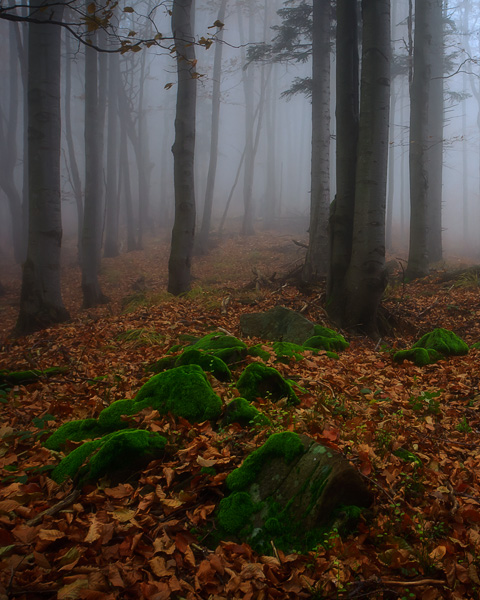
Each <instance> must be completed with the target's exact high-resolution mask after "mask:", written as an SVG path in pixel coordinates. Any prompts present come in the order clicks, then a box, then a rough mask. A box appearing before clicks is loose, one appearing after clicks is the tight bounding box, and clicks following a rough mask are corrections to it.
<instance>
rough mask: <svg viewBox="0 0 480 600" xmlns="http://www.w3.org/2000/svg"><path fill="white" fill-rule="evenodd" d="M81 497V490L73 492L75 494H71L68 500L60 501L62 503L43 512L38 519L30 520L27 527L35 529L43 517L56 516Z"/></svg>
mask: <svg viewBox="0 0 480 600" xmlns="http://www.w3.org/2000/svg"><path fill="white" fill-rule="evenodd" d="M79 496H80V490H73V492H71V493H70V494H69V495H68V496H67V497H66V498H64V499H63V500H60V502H57V503H56V504H54V505H53V506H51V507H50V508H47V509H46V510H43V511H42V512H41V513H38V515H37V516H36V517H33V519H30V520H29V521H27V525H28V526H29V527H33V526H35V525H38V524H39V523H40V521H41V520H42V519H43V517H45V516H46V515H49V516H53V515H56V514H57V513H58V512H60V511H61V510H63V509H64V508H66V507H67V506H70V504H72V502H75V500H76V499H77V498H78V497H79Z"/></svg>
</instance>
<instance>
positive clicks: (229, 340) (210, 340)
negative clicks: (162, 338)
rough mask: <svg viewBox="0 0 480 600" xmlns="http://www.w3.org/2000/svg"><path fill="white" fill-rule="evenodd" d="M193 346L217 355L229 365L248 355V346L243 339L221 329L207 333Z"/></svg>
mask: <svg viewBox="0 0 480 600" xmlns="http://www.w3.org/2000/svg"><path fill="white" fill-rule="evenodd" d="M191 348H193V349H194V350H202V351H203V352H206V353H208V354H211V355H213V356H216V357H217V358H220V359H221V360H223V361H224V362H225V363H226V364H227V365H230V364H232V363H235V362H239V361H240V360H243V359H244V358H245V356H246V355H247V346H246V344H244V342H242V340H239V339H238V338H236V337H234V336H233V335H227V334H225V333H223V332H221V331H219V332H214V333H209V334H208V335H205V336H204V337H202V338H201V339H199V340H198V342H196V343H195V344H193V346H191Z"/></svg>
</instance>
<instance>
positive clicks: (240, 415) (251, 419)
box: [222, 398, 270, 427]
mask: <svg viewBox="0 0 480 600" xmlns="http://www.w3.org/2000/svg"><path fill="white" fill-rule="evenodd" d="M269 422H270V421H269V419H268V417H266V416H265V415H264V414H262V413H261V412H260V411H259V410H257V409H256V408H255V407H254V406H252V405H251V404H250V402H249V401H248V400H246V399H245V398H235V399H234V400H232V401H231V402H229V403H228V404H227V406H226V408H225V414H224V415H223V419H222V426H223V427H225V426H226V425H230V424H231V423H238V424H239V425H241V426H242V427H248V426H251V425H268V424H269Z"/></svg>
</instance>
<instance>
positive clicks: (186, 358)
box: [175, 348, 232, 381]
mask: <svg viewBox="0 0 480 600" xmlns="http://www.w3.org/2000/svg"><path fill="white" fill-rule="evenodd" d="M183 365H198V366H199V367H201V368H202V369H203V370H204V371H208V372H209V373H212V375H213V376H214V377H216V378H217V379H218V380H219V381H230V380H231V379H232V374H231V372H230V369H229V368H228V366H227V365H226V363H225V362H224V361H223V360H222V359H221V358H218V356H215V355H214V354H208V353H207V352H205V351H203V350H196V349H195V348H190V349H187V350H185V352H183V353H182V354H180V356H179V357H178V358H177V359H176V362H175V366H176V367H181V366H183Z"/></svg>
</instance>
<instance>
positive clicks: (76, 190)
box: [64, 32, 83, 264]
mask: <svg viewBox="0 0 480 600" xmlns="http://www.w3.org/2000/svg"><path fill="white" fill-rule="evenodd" d="M70 52H71V46H70V34H69V33H68V32H66V33H65V53H66V56H65V98H64V107H65V116H64V129H65V139H66V142H67V150H68V162H69V171H70V178H71V185H72V190H73V195H74V198H75V204H76V207H77V230H78V259H79V263H80V264H82V253H81V248H82V244H81V240H82V226H83V190H82V181H81V179H80V171H79V169H78V163H77V157H76V153H75V144H74V141H73V132H72V116H71V113H72V58H71V56H70Z"/></svg>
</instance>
